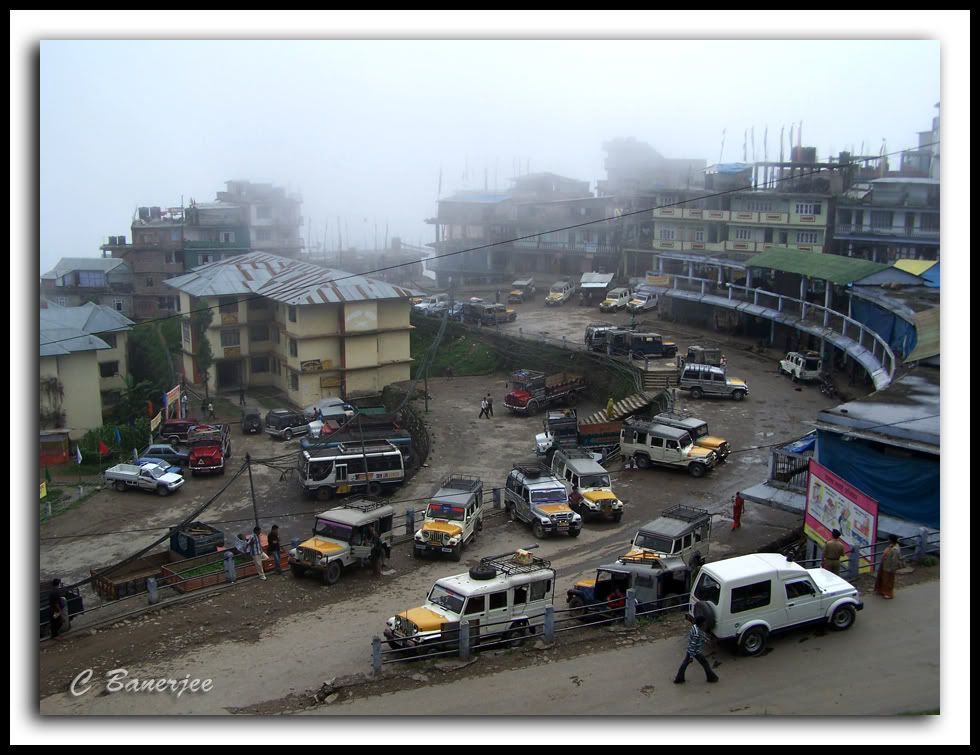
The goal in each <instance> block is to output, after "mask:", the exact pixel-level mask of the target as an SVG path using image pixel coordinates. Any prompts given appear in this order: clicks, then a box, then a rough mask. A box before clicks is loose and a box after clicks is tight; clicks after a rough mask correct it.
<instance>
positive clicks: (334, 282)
mask: <svg viewBox="0 0 980 755" xmlns="http://www.w3.org/2000/svg"><path fill="white" fill-rule="evenodd" d="M164 283H166V284H167V285H168V286H171V287H173V288H176V289H178V290H179V291H183V292H184V293H186V294H190V295H191V296H195V297H199V298H200V297H206V296H232V295H248V294H254V295H257V296H263V297H265V298H268V299H272V300H274V301H278V302H282V303H283V304H290V305H297V306H302V305H307V304H331V303H336V302H344V301H367V300H377V299H400V298H404V297H409V296H413V295H414V294H413V292H412V291H410V290H409V289H407V288H402V287H400V286H393V285H391V284H390V283H386V282H385V281H380V280H376V279H374V278H368V277H366V276H363V275H353V274H351V273H347V272H344V271H343V270H335V269H332V268H328V267H321V266H320V265H313V264H310V263H309V262H301V261H299V260H295V259H287V258H285V257H279V256H277V255H275V254H268V253H266V252H252V253H251V254H243V255H240V256H237V257H229V258H227V259H223V260H219V261H218V262H212V263H211V264H208V265H203V266H201V267H198V268H195V269H194V270H193V271H191V272H190V273H188V274H187V275H181V276H179V277H177V278H171V279H169V280H166V281H164Z"/></svg>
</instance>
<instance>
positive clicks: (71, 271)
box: [41, 257, 133, 317]
mask: <svg viewBox="0 0 980 755" xmlns="http://www.w3.org/2000/svg"><path fill="white" fill-rule="evenodd" d="M41 297H42V298H43V299H45V300H46V301H50V302H53V303H55V304H58V305H60V306H62V307H77V306H80V305H82V304H85V303H86V302H94V303H96V304H101V305H103V306H106V307H109V308H110V309H113V310H115V311H116V312H119V313H120V314H122V315H124V316H126V317H132V315H133V271H132V269H131V268H130V267H129V263H127V262H126V261H125V260H120V259H113V258H101V257H65V258H63V259H61V260H59V261H58V264H57V265H55V266H54V267H53V268H52V269H51V270H49V271H48V272H46V273H44V274H43V275H42V276H41Z"/></svg>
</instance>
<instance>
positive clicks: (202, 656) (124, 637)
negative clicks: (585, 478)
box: [41, 296, 831, 713]
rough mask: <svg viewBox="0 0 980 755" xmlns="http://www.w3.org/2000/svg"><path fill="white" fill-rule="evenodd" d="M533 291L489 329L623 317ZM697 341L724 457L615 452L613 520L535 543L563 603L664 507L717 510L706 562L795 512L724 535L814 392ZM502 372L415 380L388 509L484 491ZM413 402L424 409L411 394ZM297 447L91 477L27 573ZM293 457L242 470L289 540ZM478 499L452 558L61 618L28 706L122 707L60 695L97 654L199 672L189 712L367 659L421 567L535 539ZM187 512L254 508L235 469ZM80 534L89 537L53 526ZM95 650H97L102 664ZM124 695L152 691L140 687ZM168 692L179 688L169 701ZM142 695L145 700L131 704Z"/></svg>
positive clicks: (248, 514)
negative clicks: (415, 422) (134, 486)
mask: <svg viewBox="0 0 980 755" xmlns="http://www.w3.org/2000/svg"><path fill="white" fill-rule="evenodd" d="M542 301H543V297H541V296H539V297H538V300H537V302H536V303H529V304H525V305H516V306H515V309H517V311H518V319H517V321H516V322H514V323H511V324H508V325H503V326H500V327H502V328H508V329H520V330H521V331H522V333H523V335H525V336H528V337H532V336H533V337H543V338H548V339H558V340H560V339H561V337H562V336H564V337H565V338H566V339H567V340H568V341H569V342H571V341H572V340H573V339H574V340H575V341H576V342H581V340H582V334H583V332H584V328H585V325H586V324H587V323H589V322H617V321H628V320H629V316H628V315H626V314H622V313H620V314H614V315H601V314H600V313H599V312H598V310H597V309H596V308H589V309H586V308H580V307H577V306H575V305H574V304H566V305H565V306H564V307H561V308H559V309H557V310H556V309H546V308H545V307H544V306H543V304H542ZM659 329H660V332H662V333H663V335H664V336H665V337H667V338H671V337H672V338H673V340H675V341H676V342H677V344H678V346H679V347H680V350H681V352H682V353H684V352H686V348H687V345H688V344H689V343H695V342H698V340H699V339H703V338H704V337H705V334H704V333H699V332H698V331H695V330H694V329H691V328H689V327H686V326H680V327H678V328H677V329H674V328H673V325H672V324H670V323H659ZM714 340H717V341H719V342H721V343H722V345H723V348H724V350H725V353H726V355H727V358H728V365H729V372H730V373H731V374H732V375H736V376H738V377H742V378H744V379H745V381H746V382H747V383H748V386H749V390H750V393H749V397H748V398H747V399H746V400H745V401H743V402H733V401H728V400H721V399H704V400H701V401H697V402H695V401H691V400H689V399H687V398H685V397H684V394H680V397H679V399H678V408H679V409H680V410H682V411H687V412H691V413H693V414H695V415H696V416H699V417H701V418H702V419H705V420H706V421H707V422H708V424H709V427H710V429H711V432H712V433H713V434H715V435H721V436H724V437H725V438H727V439H728V440H729V441H730V442H731V444H732V447H733V449H734V452H733V453H732V455H731V457H730V458H729V460H728V461H727V462H726V463H725V464H722V465H719V466H718V467H717V468H716V469H715V470H713V471H712V472H710V473H709V474H708V475H706V476H705V477H704V478H701V479H694V478H692V477H690V476H689V475H687V474H685V473H684V472H682V471H680V470H670V469H652V470H626V471H624V470H621V469H620V468H619V467H620V466H621V465H614V466H613V467H612V469H611V471H612V472H613V473H614V474H613V489H614V490H615V491H616V493H617V495H618V496H619V497H620V498H621V499H622V500H623V501H624V502H625V504H626V511H625V516H624V518H623V520H622V522H621V523H619V524H614V523H612V522H597V523H589V524H587V525H586V527H585V529H584V531H583V533H582V535H581V536H580V537H578V538H577V539H574V540H572V539H569V538H566V537H558V538H552V539H547V540H545V541H544V542H542V543H540V547H539V549H538V551H537V555H539V556H542V557H544V558H548V559H550V560H551V561H552V564H553V566H554V567H555V569H556V570H557V574H558V584H557V589H556V604H558V605H560V606H564V590H565V589H566V588H567V587H568V586H570V585H571V584H572V583H574V581H575V580H577V579H579V578H581V577H583V576H586V575H587V574H588V573H589V572H590V570H593V569H594V568H595V567H596V566H597V565H599V564H601V563H607V562H609V561H612V560H614V559H615V558H617V557H618V556H620V555H622V553H623V552H624V551H625V549H626V545H627V541H628V540H629V539H630V538H631V537H632V535H633V533H634V532H635V531H636V528H637V526H638V525H639V524H641V523H642V522H645V521H648V520H650V519H653V518H655V517H656V516H657V515H658V514H659V513H660V512H661V511H662V510H663V509H664V508H667V507H668V506H671V505H674V504H678V503H685V504H688V505H693V506H698V507H701V508H705V509H708V510H709V511H711V512H713V513H714V514H716V516H715V518H714V531H713V534H712V540H711V546H710V553H709V554H708V558H709V560H712V559H716V558H724V557H726V556H728V555H731V554H733V553H737V552H751V551H752V550H756V549H758V548H760V547H762V546H764V545H766V544H768V543H770V542H772V541H774V540H776V539H778V538H779V537H780V536H782V535H784V534H786V533H787V532H788V531H789V530H790V529H792V528H793V527H795V526H798V525H799V524H800V522H799V521H798V517H795V516H792V515H789V514H786V513H782V512H777V511H772V510H768V509H761V508H756V507H752V506H750V507H748V508H747V509H746V511H745V513H744V515H743V518H742V529H740V530H738V531H735V532H732V531H731V520H730V515H731V504H730V500H731V497H732V496H733V495H734V494H735V492H736V491H738V490H739V489H741V488H743V487H746V486H748V485H750V484H754V483H756V482H758V481H760V480H761V479H763V478H764V477H765V476H766V472H767V463H768V450H767V447H768V446H770V445H772V444H775V443H778V442H782V441H789V440H792V439H794V438H797V437H799V436H800V435H802V434H803V433H805V432H807V431H808V429H809V428H808V426H807V424H806V423H807V421H808V420H810V419H812V418H813V417H814V416H815V415H816V413H817V412H818V411H819V410H820V409H821V408H824V407H826V406H829V405H831V400H829V399H827V398H825V397H824V396H822V395H821V393H820V391H819V390H818V388H817V387H816V386H799V385H794V384H793V383H791V382H790V381H789V380H788V379H787V378H785V377H781V376H779V375H778V374H777V373H776V360H778V355H777V354H776V353H775V352H771V353H770V354H767V355H760V354H756V353H753V352H751V351H749V350H747V346H749V345H750V344H747V343H743V342H740V341H738V340H732V339H722V338H715V339H714ZM506 381H507V375H506V374H496V375H490V376H486V377H457V378H430V379H429V393H430V396H431V398H430V401H429V412H428V414H427V415H426V418H427V422H428V424H429V431H430V435H431V438H432V451H431V454H430V457H429V459H428V460H427V463H426V465H425V466H424V467H423V468H422V469H421V470H420V471H419V473H418V474H417V475H416V476H415V478H414V479H413V480H412V481H411V482H410V483H408V484H407V485H405V486H403V487H402V488H401V489H400V490H399V491H398V492H397V493H395V494H394V495H393V496H391V498H390V501H391V502H392V504H393V505H394V506H395V508H396V510H397V511H399V512H400V511H403V510H404V509H405V508H408V507H412V508H415V509H418V508H421V507H422V505H423V503H424V499H425V497H426V496H429V495H431V494H432V493H433V492H434V490H435V488H436V487H437V486H438V485H439V483H440V482H441V481H442V480H443V479H444V478H445V477H446V476H447V475H449V474H452V473H463V474H468V475H477V476H479V477H480V478H481V479H482V480H483V481H484V488H485V489H486V490H489V489H490V488H493V487H500V486H502V485H503V482H504V480H505V477H506V475H507V473H508V471H509V470H510V469H511V466H512V464H513V463H514V462H515V461H518V460H520V459H527V458H528V457H529V456H530V455H531V453H532V448H533V438H534V434H535V433H536V432H540V430H541V418H540V416H539V417H536V418H535V417H531V418H526V417H519V416H512V415H510V414H509V413H508V412H507V410H506V409H505V408H504V407H503V401H502V399H503V395H504V393H505V383H506ZM488 392H490V393H491V394H492V395H493V396H494V398H495V401H494V407H495V411H496V415H495V416H494V417H493V418H492V419H480V418H479V417H478V415H479V412H480V399H481V397H482V396H484V395H485V394H486V393H488ZM614 398H617V399H618V398H622V397H619V396H617V397H614ZM415 405H416V408H417V410H418V411H420V412H423V411H424V410H423V404H422V402H421V401H416V404H415ZM265 408H273V407H271V406H267V407H265ZM598 408H600V407H599V406H598V405H594V406H590V405H589V404H587V403H584V404H582V405H580V407H579V411H580V413H589V412H590V411H593V410H594V409H598ZM226 419H230V418H226ZM236 419H237V418H236ZM236 433H237V428H236ZM298 445H299V444H298V441H297V440H293V441H290V442H281V441H276V440H272V439H270V438H268V437H267V436H248V437H244V436H242V435H241V434H236V435H235V436H234V457H233V459H232V463H231V465H230V467H229V473H228V474H226V475H225V476H224V477H220V476H219V477H199V478H188V481H187V484H186V485H185V486H184V488H183V489H182V490H180V491H179V492H178V493H177V494H175V495H173V496H170V497H166V498H160V497H157V496H155V495H149V494H143V493H140V492H136V491H129V492H124V493H119V492H116V491H114V490H104V491H102V492H100V493H99V494H97V495H96V496H95V497H93V498H92V499H90V500H89V501H87V502H86V503H85V504H84V505H83V506H81V507H79V508H77V509H75V510H72V511H69V512H67V513H66V514H64V515H62V516H60V517H57V518H55V519H54V520H52V521H51V522H49V523H46V524H44V525H43V526H42V528H41V536H42V546H41V574H42V575H56V574H57V575H60V576H62V578H64V579H66V580H68V581H74V580H77V579H79V578H82V577H85V576H88V573H89V569H91V568H99V567H104V566H107V565H110V564H112V563H115V562H116V561H118V560H119V559H121V558H123V557H125V556H127V555H129V554H131V553H133V552H134V551H135V550H137V549H139V548H140V547H141V546H142V545H145V544H147V543H149V542H152V540H153V539H155V538H156V537H159V536H160V534H162V533H163V532H164V531H165V528H166V527H167V526H169V525H171V524H175V523H178V522H180V521H182V520H183V519H184V518H185V517H186V516H187V515H188V513H189V512H191V511H193V510H194V509H195V508H196V507H198V506H200V505H201V504H202V503H203V502H204V501H206V500H208V499H209V498H210V497H211V496H213V495H214V494H215V493H216V492H217V491H218V490H219V489H220V488H221V487H222V486H224V485H225V484H226V483H227V482H228V481H229V480H230V479H231V471H232V470H237V468H238V466H239V464H240V463H241V461H242V459H243V458H244V455H245V453H246V452H248V453H250V454H252V456H253V457H254V458H256V459H262V458H268V457H272V456H287V457H291V456H294V455H295V454H296V452H297V451H298ZM293 464H294V462H292V461H289V459H288V458H287V460H286V461H280V462H277V464H276V465H275V466H267V465H264V464H255V465H253V469H252V481H253V484H254V488H255V496H256V506H257V509H258V515H259V518H260V523H261V524H262V525H263V527H264V528H265V529H268V527H269V526H271V524H273V523H277V524H279V526H280V530H281V533H282V537H283V540H284V542H288V541H289V540H290V539H291V538H293V537H299V538H304V537H306V536H307V534H308V533H309V531H310V527H311V525H312V517H313V514H314V513H315V512H316V511H318V510H320V509H321V508H323V507H324V506H321V505H319V504H317V503H316V502H314V501H310V500H307V499H306V498H304V497H302V495H301V493H300V489H299V486H298V484H297V482H296V480H295V476H294V475H290V474H289V472H288V469H289V467H291V466H292V465H293ZM490 513H491V514H492V516H489V517H488V519H487V526H486V528H485V530H484V532H483V533H482V535H481V537H480V539H479V542H478V543H477V544H475V545H473V546H470V547H468V548H467V549H466V550H465V551H464V552H463V561H462V562H461V563H459V564H457V563H453V562H450V561H443V560H425V561H421V560H418V559H415V558H413V557H412V556H411V546H410V545H409V544H403V545H398V546H396V547H395V548H394V550H393V554H392V559H391V561H390V562H389V564H388V566H387V571H386V574H385V576H383V577H382V578H381V579H380V581H379V580H378V579H377V578H375V577H373V576H372V575H371V574H369V573H368V570H364V569H362V570H352V571H349V572H347V573H345V574H344V577H343V579H342V580H341V582H340V583H339V584H337V585H334V586H333V587H326V586H323V585H322V584H321V583H320V582H318V581H317V580H314V579H312V578H307V579H302V580H297V579H294V578H293V577H292V576H290V575H286V576H284V577H282V578H279V579H270V580H269V581H267V582H258V581H256V580H254V579H252V580H246V581H244V582H241V583H239V584H237V585H235V586H233V587H232V588H230V589H227V590H224V591H223V592H220V593H215V594H213V595H212V596H209V597H208V598H207V600H206V601H205V602H203V603H195V604H193V605H190V606H185V607H181V606H175V607H172V608H168V609H165V610H162V611H159V612H153V613H151V614H149V615H148V616H147V617H146V618H143V619H138V620H134V622H133V623H130V624H127V625H125V626H121V627H118V628H112V629H108V630H105V631H100V632H99V633H98V634H88V633H86V632H84V631H79V632H75V633H69V635H68V638H69V639H68V640H66V641H64V642H61V643H58V644H57V646H56V647H46V648H44V650H43V651H42V654H41V689H42V695H46V694H50V695H52V696H51V698H50V699H48V700H46V701H45V706H46V707H47V709H50V710H51V711H59V712H96V711H98V712H120V713H123V712H134V711H126V710H117V709H113V708H112V706H114V705H124V704H133V701H132V700H129V701H122V700H115V699H112V700H107V699H106V698H93V699H91V700H86V699H78V700H73V699H71V698H68V697H67V696H65V695H64V694H63V690H64V686H63V682H64V677H65V675H66V674H67V673H68V672H69V671H70V670H71V669H77V668H87V667H93V668H98V667H99V666H100V665H101V664H104V663H107V662H110V661H111V662H112V663H115V664H116V665H126V667H127V668H131V669H140V668H142V669H144V670H145V671H146V673H152V672H154V671H157V672H160V673H164V672H169V673H173V671H174V670H175V669H177V668H184V667H185V666H186V667H188V668H190V667H193V668H195V669H199V668H200V669H202V671H201V674H202V675H204V672H205V671H211V672H212V675H213V678H214V679H215V684H216V689H219V690H220V689H224V690H226V692H225V693H223V694H219V695H212V696H209V697H208V698H207V699H206V700H205V701H204V702H203V703H202V701H201V700H197V701H195V702H194V705H197V706H200V705H205V706H210V709H201V708H195V709H194V710H195V711H196V712H220V711H221V710H224V709H225V708H226V707H227V706H228V705H231V704H234V705H238V706H244V705H253V704H258V703H261V702H263V701H266V700H270V699H276V698H278V697H282V696H285V695H287V694H289V693H290V692H291V691H296V690H304V689H310V688H314V687H317V686H318V685H319V684H320V683H321V682H322V680H323V679H324V678H327V677H330V676H334V675H342V674H348V673H355V672H358V671H364V670H366V669H367V667H368V665H369V655H368V652H369V643H370V639H371V637H372V636H374V635H376V634H379V633H380V631H381V629H382V628H383V624H384V621H385V619H386V618H387V617H388V616H391V615H393V614H394V613H396V612H398V611H400V610H403V609H405V608H409V607H412V606H414V605H418V604H419V603H420V602H421V601H422V600H423V599H424V597H425V594H426V592H427V590H428V588H429V586H431V584H432V582H433V581H434V580H435V579H436V578H438V577H440V576H444V575H447V574H453V573H458V572H462V571H464V570H465V569H466V567H467V565H468V563H472V562H474V561H475V560H477V559H478V558H479V557H480V556H482V555H488V554H495V553H502V552H505V551H510V550H512V549H515V548H518V547H523V546H527V545H530V544H532V543H533V542H534V537H533V535H532V534H531V532H530V530H529V529H527V528H526V527H525V526H524V525H520V524H517V523H512V522H509V521H508V519H507V517H506V516H505V515H504V514H503V512H500V511H497V512H493V511H491V512H490ZM200 519H201V520H203V521H205V522H209V523H212V524H214V525H215V526H217V527H219V528H220V529H222V530H224V531H225V533H226V537H228V538H229V539H231V538H233V536H234V533H236V532H247V531H249V530H251V527H252V526H253V510H252V501H251V497H250V495H249V481H248V477H247V475H242V476H241V477H239V479H238V480H236V481H235V482H234V483H232V484H231V485H230V486H229V488H228V489H227V491H226V492H225V493H224V494H223V495H222V496H221V497H220V498H219V499H218V501H217V502H216V503H215V504H214V505H213V506H212V507H211V508H210V509H208V511H207V512H206V513H205V514H203V515H202V516H201V517H200ZM84 533H105V534H97V535H93V536H91V537H85V538H83V539H77V538H74V537H68V536H76V535H80V534H84ZM66 537H68V539H58V540H49V539H46V538H66ZM253 643H261V645H258V644H254V645H253ZM327 645H329V651H327V649H326V648H327ZM109 651H111V654H110V655H109V656H108V657H109V658H110V661H106V660H105V658H106V653H108V652H109ZM256 654H258V655H260V656H261V657H262V658H263V659H266V660H267V661H268V662H269V663H268V664H266V667H267V669H268V668H270V667H271V669H270V670H269V671H268V673H267V674H264V675H263V678H262V679H261V680H259V679H255V680H249V679H247V678H246V679H242V676H241V675H240V674H239V673H238V672H237V671H236V668H237V667H239V666H240V664H241V663H242V662H244V659H245V658H246V656H250V657H253V658H254V657H255V655H256ZM311 660H314V661H315V662H311ZM190 664H193V665H190ZM108 667H109V668H112V667H114V666H111V665H110V666H108ZM69 678H70V677H69ZM59 690H61V692H59ZM99 700H101V701H102V702H99ZM137 702H138V703H139V704H141V705H144V706H148V705H151V704H153V703H152V701H151V700H149V699H148V698H147V699H144V700H140V701H137ZM167 705H168V706H169V707H168V711H171V712H178V710H177V709H176V708H174V707H173V706H174V703H173V701H169V702H168V703H167ZM182 705H183V702H182V701H181V702H179V703H178V704H177V708H180V707H181V706H182ZM188 705H190V703H188ZM142 710H145V711H146V712H151V711H150V709H149V708H145V707H144V708H143V709H142Z"/></svg>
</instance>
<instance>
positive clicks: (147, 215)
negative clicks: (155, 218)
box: [139, 207, 150, 220]
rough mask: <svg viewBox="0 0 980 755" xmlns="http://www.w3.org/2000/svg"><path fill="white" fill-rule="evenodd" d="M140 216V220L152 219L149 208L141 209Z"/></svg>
mask: <svg viewBox="0 0 980 755" xmlns="http://www.w3.org/2000/svg"><path fill="white" fill-rule="evenodd" d="M139 216H140V220H149V219H150V208H149V207H140V209H139Z"/></svg>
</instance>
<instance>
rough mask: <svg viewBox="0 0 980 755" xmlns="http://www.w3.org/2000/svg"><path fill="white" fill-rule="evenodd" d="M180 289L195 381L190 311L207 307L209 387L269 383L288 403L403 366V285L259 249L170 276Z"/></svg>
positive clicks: (371, 389)
mask: <svg viewBox="0 0 980 755" xmlns="http://www.w3.org/2000/svg"><path fill="white" fill-rule="evenodd" d="M167 285H169V286H172V287H173V288H176V289H177V290H179V291H180V311H181V312H182V313H184V318H183V320H182V328H183V331H182V343H183V371H184V374H185V375H186V376H187V378H188V380H191V381H193V382H195V383H198V382H203V379H204V378H203V375H201V374H200V373H199V371H198V370H197V369H196V364H195V359H194V355H195V353H196V350H197V344H198V339H199V337H200V336H199V334H198V333H197V332H196V330H197V329H196V327H195V324H194V315H193V314H192V313H193V312H196V311H199V310H202V309H206V308H209V309H210V312H211V323H210V325H209V326H208V327H207V328H206V331H205V334H204V337H205V338H207V339H208V342H209V344H210V346H211V353H212V355H213V357H214V366H213V367H212V369H211V370H210V371H209V374H208V386H209V389H210V390H211V391H212V392H217V391H221V390H237V389H238V388H239V387H244V388H245V389H246V390H247V389H248V388H250V387H253V386H274V387H276V388H279V389H280V390H282V391H283V392H285V393H286V394H287V395H288V396H289V399H290V401H291V402H292V403H294V404H296V405H297V406H308V405H310V404H312V403H313V402H315V401H317V400H319V399H321V398H327V397H334V396H340V397H344V398H356V397H357V396H367V395H373V394H377V393H380V392H381V390H382V389H383V388H384V387H385V386H386V385H388V384H389V383H393V382H397V381H400V380H407V379H408V378H409V372H410V367H411V361H412V359H411V354H410V347H409V334H410V332H411V329H412V326H411V325H410V323H409V313H410V310H411V305H410V303H409V296H410V292H409V291H408V290H407V289H404V288H400V287H398V286H393V285H391V284H389V283H386V282H384V281H379V280H375V279H372V278H367V277H365V276H361V275H351V274H350V273H345V272H343V271H340V270H334V269H330V268H325V267H320V266H319V265H313V264H310V263H307V262H300V261H298V260H293V259H287V258H285V257H278V256H276V255H272V254H267V253H264V252H254V253H252V254H246V255H241V256H238V257H231V258H229V259H225V260H221V261H219V262H215V263H212V264H209V265H204V266H202V267H199V268H196V269H195V270H193V271H192V272H191V273H189V274H187V275H183V276H180V277H179V278H171V279H170V280H168V281H167Z"/></svg>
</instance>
